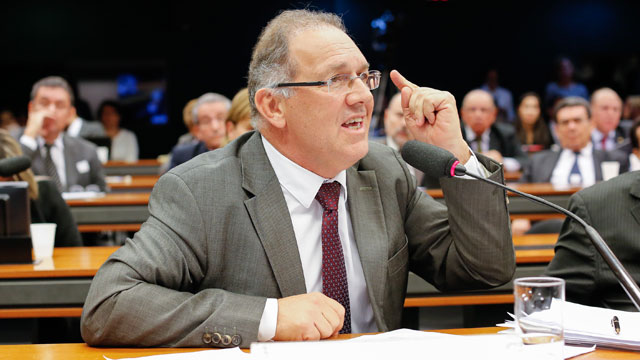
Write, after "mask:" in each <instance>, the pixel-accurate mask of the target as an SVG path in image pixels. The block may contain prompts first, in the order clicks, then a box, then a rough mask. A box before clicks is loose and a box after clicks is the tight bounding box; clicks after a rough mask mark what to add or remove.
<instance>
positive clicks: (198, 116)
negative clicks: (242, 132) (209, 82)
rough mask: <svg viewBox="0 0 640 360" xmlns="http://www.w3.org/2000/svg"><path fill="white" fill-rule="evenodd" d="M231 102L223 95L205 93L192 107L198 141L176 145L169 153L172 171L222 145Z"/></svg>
mask: <svg viewBox="0 0 640 360" xmlns="http://www.w3.org/2000/svg"><path fill="white" fill-rule="evenodd" d="M230 106H231V101H229V99H228V98H227V97H225V96H224V95H220V94H216V93H206V94H204V95H202V96H200V97H199V98H198V101H196V104H195V105H194V106H193V110H192V114H193V124H194V125H193V126H194V127H195V129H196V130H195V131H196V138H197V139H198V140H200V141H198V142H191V143H186V144H182V145H176V146H175V147H174V148H173V150H172V151H171V163H170V165H169V169H172V168H174V167H176V166H178V165H180V164H182V163H184V162H186V161H189V160H191V159H193V158H194V157H196V156H198V155H200V154H202V153H205V152H207V151H210V150H215V149H217V148H219V147H221V146H222V145H223V142H224V138H225V135H226V129H225V125H224V122H225V120H226V119H227V114H228V113H229V107H230Z"/></svg>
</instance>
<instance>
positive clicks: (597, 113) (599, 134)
mask: <svg viewBox="0 0 640 360" xmlns="http://www.w3.org/2000/svg"><path fill="white" fill-rule="evenodd" d="M591 117H592V120H593V125H594V128H593V131H592V132H591V137H592V140H593V146H594V147H595V148H596V149H598V150H614V149H620V150H623V151H625V152H626V153H629V152H631V146H630V144H629V141H628V139H627V137H628V133H629V127H630V125H631V124H628V125H626V126H622V124H621V123H620V118H621V117H622V99H621V98H620V96H618V93H616V92H615V91H613V90H612V89H610V88H600V89H598V90H596V91H594V92H593V94H592V95H591Z"/></svg>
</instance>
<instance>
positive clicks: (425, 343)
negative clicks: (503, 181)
mask: <svg viewBox="0 0 640 360" xmlns="http://www.w3.org/2000/svg"><path fill="white" fill-rule="evenodd" d="M565 348H567V347H565ZM593 349H594V348H591V349H588V348H587V349H585V348H579V349H574V348H573V347H570V348H569V349H565V351H566V353H565V354H567V355H570V356H576V355H579V354H583V353H586V352H589V351H593ZM531 350H532V348H531V347H526V346H523V345H522V341H521V340H520V338H519V337H517V336H515V335H499V334H494V335H449V334H441V333H433V332H422V331H415V330H407V329H401V330H396V331H392V332H388V333H382V334H378V335H366V336H362V337H359V338H355V339H352V340H342V341H340V340H336V341H319V342H273V343H254V344H252V345H251V356H253V357H255V359H264V360H267V359H285V360H286V359H291V360H293V359H296V360H297V359H304V360H315V359H318V360H327V359H331V360H333V359H336V360H337V359H348V358H353V359H407V358H429V359H474V360H513V359H519V360H529V359H531V360H534V359H535V360H539V358H538V354H536V353H534V352H532V351H531ZM566 358H568V356H567V357H566Z"/></svg>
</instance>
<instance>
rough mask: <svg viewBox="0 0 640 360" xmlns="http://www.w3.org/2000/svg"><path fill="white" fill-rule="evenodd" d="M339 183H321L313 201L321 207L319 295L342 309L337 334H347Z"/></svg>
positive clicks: (349, 330)
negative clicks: (342, 315)
mask: <svg viewBox="0 0 640 360" xmlns="http://www.w3.org/2000/svg"><path fill="white" fill-rule="evenodd" d="M339 198H340V183H338V182H336V181H334V182H332V183H324V184H322V186H321V187H320V190H319V191H318V194H317V195H316V200H318V202H319V203H320V205H322V209H323V212H322V293H323V294H325V295H327V296H328V297H330V298H332V299H334V300H335V301H337V302H339V303H340V304H342V306H344V310H345V313H344V326H343V327H342V330H340V333H341V334H350V333H351V306H350V305H349V285H348V283H347V270H346V268H345V265H344V253H343V252H342V244H341V243H340V235H338V199H339Z"/></svg>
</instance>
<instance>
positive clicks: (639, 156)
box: [629, 119, 640, 171]
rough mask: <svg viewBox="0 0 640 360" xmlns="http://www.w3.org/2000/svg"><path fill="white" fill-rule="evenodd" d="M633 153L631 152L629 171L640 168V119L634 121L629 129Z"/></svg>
mask: <svg viewBox="0 0 640 360" xmlns="http://www.w3.org/2000/svg"><path fill="white" fill-rule="evenodd" d="M629 138H630V140H631V154H629V171H636V170H640V145H639V144H640V119H638V121H636V122H635V123H633V126H632V127H631V130H630V131H629Z"/></svg>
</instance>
